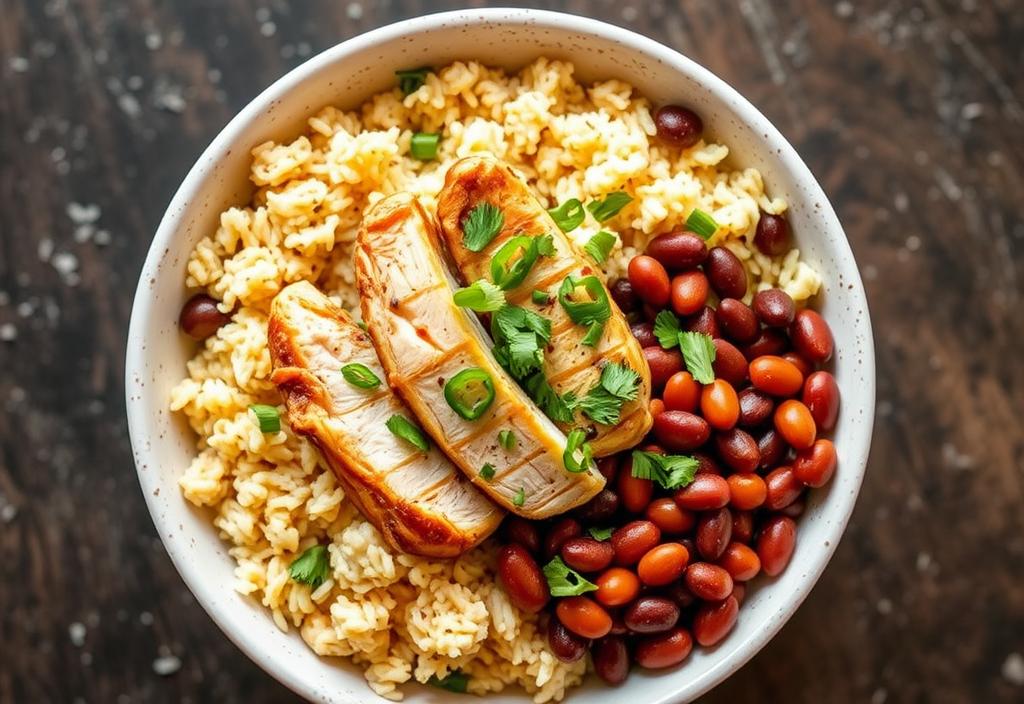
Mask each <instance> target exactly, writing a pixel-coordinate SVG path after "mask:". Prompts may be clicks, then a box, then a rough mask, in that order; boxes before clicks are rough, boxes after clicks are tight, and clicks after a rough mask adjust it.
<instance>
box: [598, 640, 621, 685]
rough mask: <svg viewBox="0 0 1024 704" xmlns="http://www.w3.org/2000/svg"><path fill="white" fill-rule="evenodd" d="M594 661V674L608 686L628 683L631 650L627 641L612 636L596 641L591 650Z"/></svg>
mask: <svg viewBox="0 0 1024 704" xmlns="http://www.w3.org/2000/svg"><path fill="white" fill-rule="evenodd" d="M590 657H591V659H592V660H593V661H594V673H595V674H596V675H597V676H598V677H600V678H601V679H602V680H604V682H605V683H606V684H610V685H617V684H622V683H623V682H625V681H626V677H627V676H628V675H629V649H628V648H626V640H625V639H624V638H622V637H620V636H615V635H610V636H607V637H605V638H601V639H600V640H597V641H594V645H592V646H591V648H590Z"/></svg>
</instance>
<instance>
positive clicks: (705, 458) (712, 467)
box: [691, 452, 722, 475]
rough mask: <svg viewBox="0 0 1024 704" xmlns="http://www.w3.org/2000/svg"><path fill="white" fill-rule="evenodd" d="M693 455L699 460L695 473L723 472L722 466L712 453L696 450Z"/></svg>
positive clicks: (719, 473)
mask: <svg viewBox="0 0 1024 704" xmlns="http://www.w3.org/2000/svg"><path fill="white" fill-rule="evenodd" d="M691 456H692V457H693V459H695V460H697V471H696V472H694V474H718V475H721V474H722V468H721V467H719V466H718V463H717V462H715V459H714V458H713V457H712V456H711V455H709V454H707V453H705V452H694V453H693V454H692V455H691Z"/></svg>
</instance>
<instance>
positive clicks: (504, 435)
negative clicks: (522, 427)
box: [498, 430, 518, 450]
mask: <svg viewBox="0 0 1024 704" xmlns="http://www.w3.org/2000/svg"><path fill="white" fill-rule="evenodd" d="M517 442H518V440H516V434H515V433H513V432H512V431H511V430H502V431H501V432H500V433H498V444H499V445H501V447H502V448H503V449H505V450H511V449H512V448H513V447H515V446H516V443H517Z"/></svg>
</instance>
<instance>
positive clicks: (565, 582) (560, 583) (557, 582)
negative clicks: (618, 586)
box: [543, 557, 597, 596]
mask: <svg viewBox="0 0 1024 704" xmlns="http://www.w3.org/2000/svg"><path fill="white" fill-rule="evenodd" d="M543 572H544V578H545V579H546V580H547V581H548V591H549V592H550V593H551V596H579V595H580V594H586V593H587V592H596V591H597V585H596V584H594V583H593V582H590V581H588V580H587V579H586V578H584V577H583V576H582V575H581V574H580V573H579V572H577V571H576V570H574V569H572V568H571V567H569V565H567V564H565V563H564V562H563V561H562V558H560V557H555V558H554V559H553V560H551V562H549V563H548V564H546V565H544V568H543Z"/></svg>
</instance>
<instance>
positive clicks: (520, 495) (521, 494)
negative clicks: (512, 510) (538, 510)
mask: <svg viewBox="0 0 1024 704" xmlns="http://www.w3.org/2000/svg"><path fill="white" fill-rule="evenodd" d="M525 503H526V489H524V488H522V487H519V491H517V492H516V495H515V496H514V497H512V504H513V505H514V506H522V505H523V504H525Z"/></svg>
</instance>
